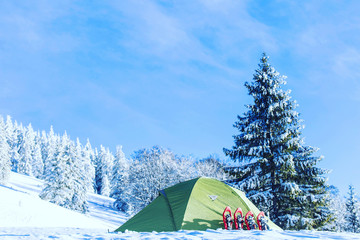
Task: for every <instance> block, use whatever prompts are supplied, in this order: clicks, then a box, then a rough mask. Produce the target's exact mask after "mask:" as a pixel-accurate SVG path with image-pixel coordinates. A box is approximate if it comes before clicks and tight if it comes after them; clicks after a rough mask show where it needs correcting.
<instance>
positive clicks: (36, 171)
mask: <svg viewBox="0 0 360 240" xmlns="http://www.w3.org/2000/svg"><path fill="white" fill-rule="evenodd" d="M31 165H32V175H33V176H35V177H37V178H42V176H43V173H44V162H43V159H42V155H41V137H40V133H39V132H37V133H36V134H35V138H34V145H33V149H32V152H31Z"/></svg>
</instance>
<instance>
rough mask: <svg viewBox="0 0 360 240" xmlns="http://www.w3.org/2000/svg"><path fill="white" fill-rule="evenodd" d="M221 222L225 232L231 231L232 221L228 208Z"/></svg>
mask: <svg viewBox="0 0 360 240" xmlns="http://www.w3.org/2000/svg"><path fill="white" fill-rule="evenodd" d="M223 222H224V227H225V229H226V230H231V229H232V224H233V220H232V219H231V209H230V207H229V206H227V207H226V208H225V210H224V212H223Z"/></svg>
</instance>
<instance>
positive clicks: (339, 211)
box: [321, 186, 346, 232]
mask: <svg viewBox="0 0 360 240" xmlns="http://www.w3.org/2000/svg"><path fill="white" fill-rule="evenodd" d="M328 191H329V192H330V201H329V208H330V210H331V213H332V215H333V217H334V221H331V222H329V223H327V224H326V225H325V226H324V227H322V228H321V230H323V231H334V232H343V231H345V216H344V209H346V205H345V201H344V198H343V197H342V196H341V195H340V192H339V190H338V189H337V188H336V187H335V186H329V188H328Z"/></svg>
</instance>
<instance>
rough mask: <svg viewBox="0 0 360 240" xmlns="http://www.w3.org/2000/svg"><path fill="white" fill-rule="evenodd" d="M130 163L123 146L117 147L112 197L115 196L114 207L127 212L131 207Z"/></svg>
mask: <svg viewBox="0 0 360 240" xmlns="http://www.w3.org/2000/svg"><path fill="white" fill-rule="evenodd" d="M128 186H129V163H128V161H127V160H126V158H125V154H124V152H123V151H122V146H117V147H116V154H115V159H114V165H113V169H112V179H111V193H110V197H112V198H115V199H116V200H115V202H114V208H115V209H117V210H119V211H123V212H126V211H128V209H129V205H128V204H127V202H128V197H129V189H128Z"/></svg>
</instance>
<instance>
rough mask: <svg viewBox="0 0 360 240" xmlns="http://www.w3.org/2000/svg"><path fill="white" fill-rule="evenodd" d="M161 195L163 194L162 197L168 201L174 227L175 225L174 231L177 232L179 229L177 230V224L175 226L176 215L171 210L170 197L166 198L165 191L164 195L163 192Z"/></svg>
mask: <svg viewBox="0 0 360 240" xmlns="http://www.w3.org/2000/svg"><path fill="white" fill-rule="evenodd" d="M160 194H162V195H163V196H164V198H165V199H166V202H167V204H168V206H169V209H170V214H171V220H172V223H173V225H174V230H177V229H176V224H175V219H174V213H173V210H172V208H171V205H170V202H169V199H168V197H167V196H166V194H165V191H164V193H162V192H161V191H160Z"/></svg>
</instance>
